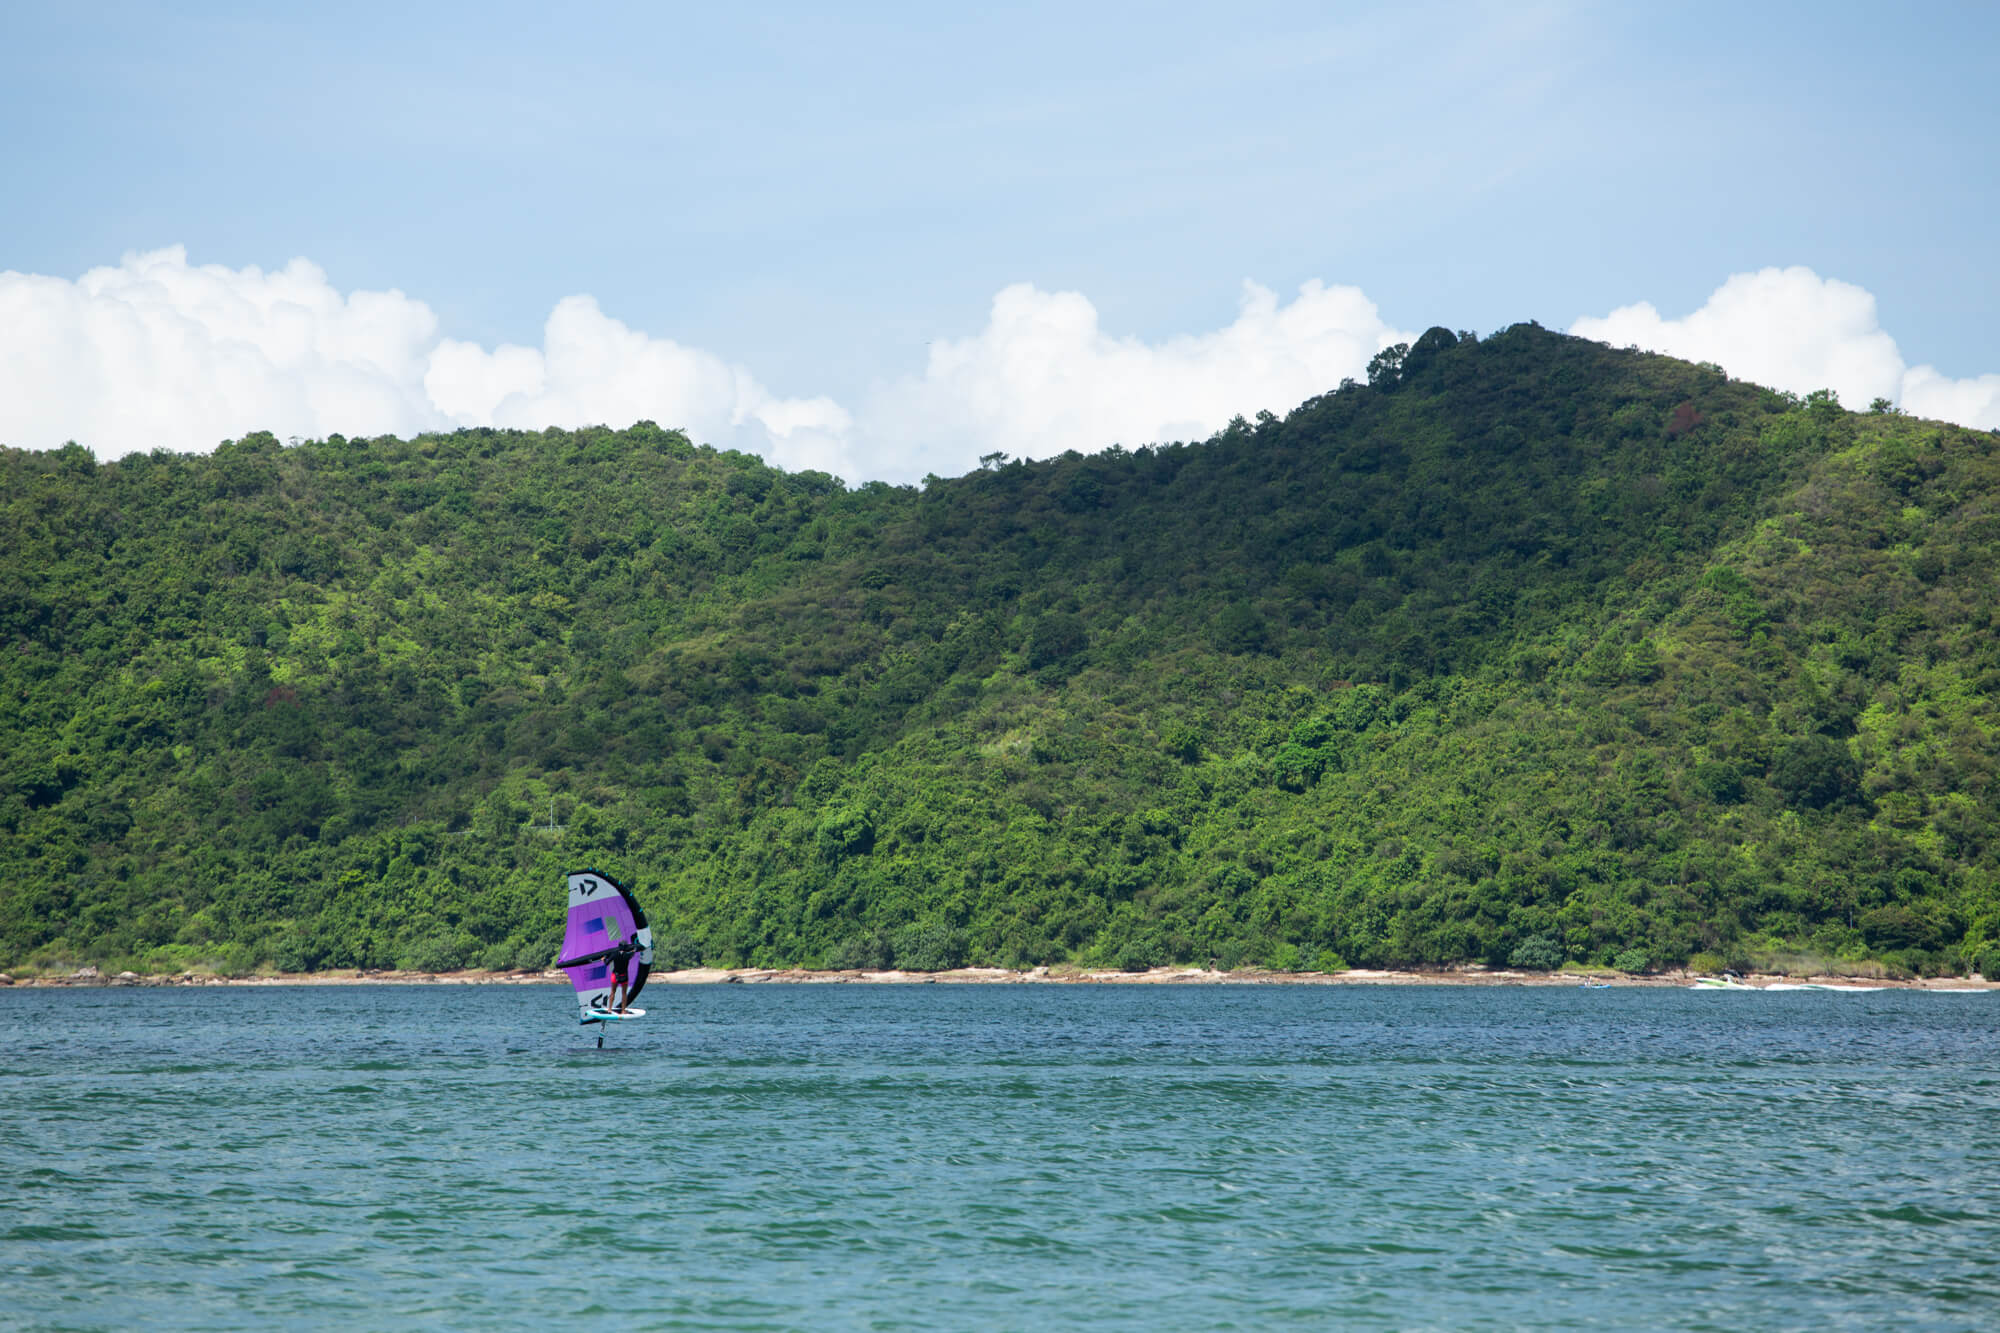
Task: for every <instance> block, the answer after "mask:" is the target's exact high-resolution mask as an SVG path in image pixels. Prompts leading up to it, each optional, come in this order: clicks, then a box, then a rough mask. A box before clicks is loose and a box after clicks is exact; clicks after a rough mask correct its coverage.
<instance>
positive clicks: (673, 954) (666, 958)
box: [653, 930, 702, 972]
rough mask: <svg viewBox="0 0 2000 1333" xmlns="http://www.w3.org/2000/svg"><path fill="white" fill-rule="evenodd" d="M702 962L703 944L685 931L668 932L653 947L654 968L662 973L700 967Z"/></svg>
mask: <svg viewBox="0 0 2000 1333" xmlns="http://www.w3.org/2000/svg"><path fill="white" fill-rule="evenodd" d="M701 961H702V959H701V942H700V941H699V940H697V939H695V937H694V936H692V935H690V934H688V933H687V932H686V931H685V930H672V931H668V932H667V933H666V934H664V935H662V936H660V938H659V941H658V942H657V943H656V944H654V946H653V966H654V967H656V968H658V969H660V970H661V971H662V972H679V971H681V970H683V969H685V968H690V967H700V966H701Z"/></svg>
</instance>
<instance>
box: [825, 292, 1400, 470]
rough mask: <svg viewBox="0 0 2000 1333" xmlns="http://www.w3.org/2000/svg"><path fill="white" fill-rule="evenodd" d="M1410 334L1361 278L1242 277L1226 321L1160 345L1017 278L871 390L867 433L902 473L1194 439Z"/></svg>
mask: <svg viewBox="0 0 2000 1333" xmlns="http://www.w3.org/2000/svg"><path fill="white" fill-rule="evenodd" d="M1409 338H1410V335H1409V334H1407V333H1400V332H1397V331H1396V330H1394V329H1392V328H1391V327H1390V326H1389V325H1387V324H1386V323H1384V322H1383V320H1382V317H1381V314H1380V313H1379V312H1378V311H1377V310H1376V308H1375V303H1374V302H1372V301H1370V300H1369V299H1368V298H1367V297H1366V296H1364V295H1363V294H1362V293H1361V291H1360V290H1359V289H1358V288H1354V287H1327V286H1324V285H1322V284H1321V283H1318V282H1309V283H1307V284H1305V286H1303V287H1302V288H1300V290H1299V294H1298V296H1297V297H1296V298H1294V299H1293V300H1292V302H1291V303H1290V304H1288V305H1281V304H1280V303H1279V301H1278V298H1277V296H1276V295H1275V294H1273V293H1272V292H1270V291H1269V290H1267V289H1266V288H1263V287H1260V286H1258V285H1257V284H1256V283H1252V282H1246V283H1245V284H1244V285H1243V294H1242V298H1241V302H1240V306H1239V310H1238V313H1237V317H1236V319H1235V321H1234V322H1233V323H1231V324H1229V325H1228V326H1226V327H1224V328H1221V329H1218V330H1216V331H1214V332H1212V333H1203V334H1198V335H1191V336H1186V337H1179V338H1171V339H1168V340H1166V341H1164V342H1160V343H1146V342H1143V341H1140V340H1139V339H1136V338H1121V337H1116V336H1113V335H1112V334H1109V333H1106V332H1105V331H1104V330H1103V329H1102V328H1101V327H1099V324H1098V319H1097V310H1096V308H1095V307H1094V306H1092V305H1091V303H1090V302H1089V301H1088V300H1086V299H1085V298H1084V297H1083V296H1082V295H1080V294H1079V293H1076V292H1044V291H1041V290H1039V289H1037V288H1035V287H1033V286H1030V285H1027V284H1016V285H1014V286H1011V287H1008V288H1006V289H1004V290H1003V291H1001V292H1000V294H999V295H997V296H995V297H994V298H993V307H992V311H991V313H990V315H989V316H988V319H987V322H986V327H985V328H984V329H983V330H981V331H980V332H979V333H977V334H975V335H973V336H972V337H969V338H962V339H948V340H941V341H939V342H937V343H935V344H934V345H933V346H932V348H931V354H930V361H929V364H928V365H927V366H926V368H925V370H924V373H923V375H922V376H920V377H909V378H905V379H903V380H900V381H897V382H895V383H893V384H891V385H889V386H887V388H886V389H884V390H883V391H882V392H881V393H879V394H878V395H876V397H875V399H874V400H873V401H872V402H871V404H870V407H869V411H868V413H867V414H866V417H865V432H864V433H865V434H866V435H867V436H868V438H869V439H870V440H871V441H872V442H873V443H874V444H875V445H876V453H875V458H876V461H877V463H878V465H879V466H883V467H885V468H887V469H888V471H889V472H891V473H893V474H895V475H898V476H901V477H908V476H911V475H913V474H915V473H917V472H919V471H934V472H937V473H939V474H941V475H951V474H953V473H957V472H963V471H965V470H967V469H968V468H970V467H971V466H972V465H973V464H974V463H975V462H976V460H977V459H978V458H979V456H980V455H982V454H985V453H990V452H993V451H995V450H998V451H1000V452H1003V453H1007V454H1010V455H1013V456H1017V457H1033V458H1045V457H1048V456H1050V455H1052V454H1058V453H1061V452H1062V451H1064V450H1065V449H1076V450H1079V451H1083V452H1090V451H1092V450H1096V449H1101V448H1103V447H1104V446H1106V445H1108V444H1113V443H1122V444H1126V445H1130V446H1134V447H1136V446H1138V445H1142V444H1150V443H1155V442H1158V441H1163V440H1179V439H1200V438H1205V437H1206V436H1208V435H1210V434H1212V433H1213V432H1214V431H1216V430H1217V429H1219V428H1220V427H1222V426H1223V425H1225V424H1227V423H1228V421H1229V419H1230V418H1231V417H1234V416H1238V415H1241V416H1249V415H1251V414H1253V413H1256V412H1259V411H1273V412H1279V413H1282V412H1284V411H1286V410H1288V409H1290V408H1292V407H1295V406H1297V405H1298V404H1299V403H1300V402H1302V401H1303V400H1305V399H1307V398H1310V397H1312V396H1313V395H1315V394H1320V393H1324V392H1326V391H1327V390H1328V389H1331V388H1333V387H1334V386H1336V385H1337V384H1339V383H1340V381H1341V380H1342V379H1344V378H1348V377H1355V378H1359V377H1360V376H1362V375H1363V374H1364V373H1365V372H1366V370H1367V366H1368V361H1369V359H1370V358H1371V357H1373V356H1374V355H1375V353H1376V352H1378V351H1380V350H1382V348H1384V347H1387V346H1389V345H1390V344H1391V343H1394V342H1397V341H1408V340H1409Z"/></svg>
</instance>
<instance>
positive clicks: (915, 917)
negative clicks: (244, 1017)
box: [0, 325, 2000, 972]
mask: <svg viewBox="0 0 2000 1333" xmlns="http://www.w3.org/2000/svg"><path fill="white" fill-rule="evenodd" d="M1020 450H1021V452H1022V453H1024V454H1032V453H1034V452H1035V442H1034V441H1033V440H1023V441H1021V443H1020ZM0 543H4V551H5V556H6V558H5V562H4V566H0V962H5V963H9V964H13V965H27V966H34V965H38V964H39V965H55V964H57V963H70V962H83V961H91V962H97V963H99V964H100V965H107V966H118V967H135V968H155V969H160V968H171V969H178V968H180V967H183V966H188V965H197V966H213V967H217V968H220V969H224V970H245V969H250V968H254V967H257V966H259V965H265V964H273V965H277V966H280V967H283V968H286V969H291V970H298V969H310V968H322V967H343V966H398V965H400V966H416V967H428V968H443V967H449V966H455V965H466V964H480V963H484V964H486V965H489V966H508V965H514V964H517V963H518V964H524V965H525V964H532V965H540V964H542V963H544V962H546V961H547V959H548V958H549V956H550V954H551V953H552V951H553V948H554V943H555V939H554V931H555V927H556V921H557V917H558V914H559V909H560V906H561V900H560V893H559V888H560V881H559V875H560V872H561V871H562V870H563V869H566V868H570V867H573V866H575V865H580V864H586V863H588V864H594V865H597V866H599V867H601V868H602V869H604V870H607V871H610V872H612V873H614V874H619V875H621V876H623V877H625V878H626V879H627V880H628V882H636V883H638V884H639V885H640V886H641V887H642V889H643V891H644V893H645V897H646V901H647V902H648V904H649V906H650V907H651V908H652V909H653V912H654V915H655V918H656V923H657V924H658V925H659V926H661V927H662V928H663V930H662V932H661V933H662V935H663V938H664V941H665V944H664V948H663V952H664V953H665V954H666V955H667V961H669V962H675V963H691V962H694V961H698V960H700V961H709V962H717V963H755V964H767V965H768V964H784V963H817V964H833V965H842V964H845V965H859V964H882V963H887V962H890V961H892V960H893V961H897V962H900V963H902V964H904V965H908V966H918V967H925V966H937V965H941V964H948V963H952V962H956V961H960V960H970V961H984V962H995V963H1033V962H1047V961H1055V960H1063V959H1074V960H1077V961H1083V962H1095V963H1110V964H1124V965H1128V966H1132V965H1140V964H1146V963H1152V962H1161V961H1169V960H1177V959H1193V960H1200V961H1207V960H1208V959H1210V958H1215V959H1218V960H1220V961H1222V962H1224V963H1226V964H1239V963H1259V962H1261V963H1267V964H1272V965H1279V966H1286V965H1304V966H1331V965H1335V964H1336V963H1338V962H1345V963H1348V964H1353V965H1361V964H1387V963H1444V962H1454V961H1461V960H1474V959H1485V960H1490V961H1495V962H1505V961H1507V960H1509V959H1514V960H1516V961H1518V962H1522V963H1533V964H1539V965H1549V964H1552V963H1554V962H1558V961H1561V960H1562V959H1564V958H1568V959H1571V960H1579V961H1587V962H1599V963H1602V962H1613V961H1618V962H1621V963H1622V964H1623V965H1626V966H1634V965H1637V964H1638V963H1639V961H1640V959H1641V957H1642V956H1643V958H1644V959H1647V960H1650V961H1652V962H1653V963H1656V964H1658V963H1672V962H1682V961H1687V960H1690V959H1699V960H1701V961H1703V962H1705V963H1708V964H1710V965H1714V964H1717V963H1720V962H1724V961H1737V962H1748V961H1752V960H1758V959H1768V958H1769V957H1771V956H1773V955H1783V954H1786V953H1794V954H1811V955H1817V956H1820V957H1823V958H1827V959H1836V958H1839V959H1861V958H1874V959H1879V960H1882V961H1884V962H1885V963H1887V964H1888V965H1890V966H1893V967H1900V968H1905V969H1908V970H1911V971H1917V972H1937V971H1948V970H1959V969H1968V968H1972V967H1982V966H1983V967H1984V968H1985V969H1986V970H1988V971H1989V972H2000V808H1996V802H1995V796H1996V789H1995V766H1996V760H1997V759H2000V745H1996V727H2000V635H1996V631H1995V627H1994V624H1993V618H1992V616H1993V609H1992V608H1993V602H1994V589H1995V586H1996V583H1995V577H1996V572H2000V571H1996V567H1995V566H1996V554H2000V439H1996V438H1995V436H1994V435H1993V434H1989V433H1985V432H1976V431H1968V430H1963V429H1959V428H1956V427H1951V426H1944V425H1940V424H1938V423H1935V422H1926V421H1918V420H1913V419H1909V418H1905V417H1902V416H1898V415H1895V414H1891V413H1875V414H1869V415H1856V414H1851V413H1848V412H1844V411H1842V410H1841V409H1840V408H1839V407H1838V405H1837V404H1836V403H1834V402H1832V401H1831V398H1830V396H1826V395H1815V396H1814V397H1813V398H1812V399H1809V400H1807V401H1805V402H1799V401H1797V400H1795V399H1792V398H1790V397H1788V396H1785V395H1780V394H1776V393H1773V392H1771V391H1768V390H1765V389H1761V388H1758V387H1756V386H1753V385H1748V384H1743V383H1740V382H1730V381H1729V380H1727V379H1726V378H1725V377H1724V376H1723V375H1722V374H1721V373H1720V372H1718V371H1716V370H1715V369H1714V368H1712V367H1699V366H1692V365H1688V364H1686V363H1683V362H1678V361H1673V360H1670V359H1667V358H1663V357H1656V356H1647V355H1641V354H1638V353H1635V352H1621V351H1614V350H1611V349H1607V348H1605V347H1602V346H1599V345H1597V344H1593V343H1588V342H1583V341H1580V340H1577V339H1572V338H1566V337H1562V336H1560V335H1556V334H1553V333H1549V332H1546V331H1544V330H1542V329H1539V328H1537V327H1535V326H1532V325H1528V326H1517V327H1515V328H1513V329H1510V330H1508V331H1506V332H1504V333H1501V334H1497V335H1494V336H1493V337H1491V338H1488V339H1485V340H1484V341H1478V340H1474V339H1472V338H1470V337H1469V336H1459V337H1454V336H1453V335H1451V334H1449V333H1447V332H1445V331H1443V330H1433V331H1432V332H1431V333H1430V334H1427V335H1425V337H1424V338H1423V339H1421V340H1419V342H1418V343H1417V344H1416V345H1415V346H1414V347H1412V348H1411V349H1409V350H1408V352H1407V353H1406V354H1403V355H1401V356H1400V358H1399V357H1398V356H1397V355H1395V354H1391V355H1389V356H1386V357H1384V358H1382V359H1381V360H1380V361H1379V362H1378V365H1377V367H1376V368H1375V371H1374V373H1373V383H1372V384H1370V385H1366V386H1363V385H1348V386H1344V387H1343V388H1341V389H1340V390H1339V391H1337V392H1333V393H1330V394H1328V395H1326V396H1324V397H1321V398H1318V399H1315V400H1313V401H1311V402H1308V403H1306V404H1304V405H1303V406H1301V407H1300V408H1299V409H1298V410H1297V411H1295V412H1293V413H1292V414H1291V415H1290V416H1288V417H1287V418H1285V419H1284V420H1282V421H1281V420H1278V419H1276V418H1272V417H1269V416H1265V417H1263V418H1261V419H1260V420H1259V421H1257V422H1255V423H1247V422H1238V423H1236V424H1235V425H1233V426H1231V427H1230V428H1229V429H1228V430H1226V431H1224V432H1222V433H1221V434H1220V435H1218V436H1216V437H1215V438H1214V439H1211V440H1209V441H1206V442H1203V443H1199V444H1177V445H1170V446H1164V447H1158V448H1149V449H1138V450H1133V451H1126V450H1124V449H1120V448H1115V447H1114V448H1110V449H1108V450H1106V451H1105V452H1104V453H1101V454H1097V455H1093V456H1090V457H1083V456H1079V455H1075V454H1069V455H1064V456H1063V457H1060V458H1055V459H1048V460H1043V461H1037V462H1032V463H1030V462H1018V461H1015V462H1010V461H1006V460H1004V459H999V458H995V459H993V460H991V465H990V466H988V467H987V468H985V469H983V470H981V471H979V472H976V473H973V474H972V475H969V476H966V477H961V478H956V479H950V480H940V479H935V478H932V479H928V480H927V481H926V483H925V485H924V486H922V487H921V488H907V487H903V488H899V487H890V486H886V485H882V484H879V483H877V484H871V485H868V486H864V487H860V488H858V489H848V488H846V487H844V486H842V485H841V484H840V483H839V482H838V481H836V480H835V479H833V478H831V477H827V476H824V475H820V474H814V473H804V474H799V475H787V474H785V473H782V472H779V471H775V470H773V469H770V468H767V467H765V466H764V465H763V464H762V463H761V462H759V461H758V460H756V459H754V458H750V457H746V456H743V455H740V454H734V453H717V452H714V451H712V450H709V449H706V448H701V447H696V446H694V445H692V444H691V443H690V442H689V441H688V440H687V439H686V438H685V437H683V436H682V435H681V434H679V433H677V432H675V431H671V430H662V429H659V428H656V427H654V426H652V425H650V424H646V423H641V424H640V425H638V426H636V427H634V428H633V429H631V430H627V431H610V430H601V429H599V430H584V431H558V430H550V431H547V432H543V433H540V434H532V433H520V432H501V431H485V430H471V431H460V432H457V433H454V434H450V435H440V436H427V437H423V438H420V439H416V440H411V441H403V440H397V439H389V438H383V439H370V440H348V439H343V438H341V437H339V436H334V437H330V438H329V439H327V440H324V441H312V442H305V443H298V444H294V445H292V446H290V447H286V446H284V445H281V444H280V443H279V442H278V441H276V440H274V439H272V438H270V437H269V436H253V437H249V438H246V439H244V440H241V441H237V442H234V443H230V444H226V445H224V446H223V447H222V448H221V449H219V450H218V451H217V452H216V454H215V455H214V456H213V457H208V458H190V457H182V456H178V455H171V454H166V453H156V454H153V455H150V456H147V455H135V456H132V457H130V458H127V459H125V460H123V461H122V462H119V463H116V464H107V465H96V464H94V463H93V462H92V460H91V457H90V455H89V454H88V452H87V451H85V450H83V449H81V448H78V447H76V446H71V447H69V448H66V449H64V450H61V451H59V452H55V453H25V452H20V451H12V450H9V451H4V452H0Z"/></svg>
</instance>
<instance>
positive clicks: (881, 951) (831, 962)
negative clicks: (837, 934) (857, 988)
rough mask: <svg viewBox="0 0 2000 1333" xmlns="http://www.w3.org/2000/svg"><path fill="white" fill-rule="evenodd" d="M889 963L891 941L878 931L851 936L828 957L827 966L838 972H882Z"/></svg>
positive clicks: (839, 944)
mask: <svg viewBox="0 0 2000 1333" xmlns="http://www.w3.org/2000/svg"><path fill="white" fill-rule="evenodd" d="M889 963H890V953H889V941H888V940H887V939H885V938H883V936H882V935H881V934H880V933H879V932H876V931H870V932H867V933H865V934H861V935H849V936H848V937H847V938H846V939H844V940H842V941H841V942H840V943H838V944H836V945H834V946H833V950H832V952H830V953H828V954H827V956H826V965H827V966H828V967H830V968H832V969H833V970H835V971H837V972H882V971H886V970H887V969H888V967H889Z"/></svg>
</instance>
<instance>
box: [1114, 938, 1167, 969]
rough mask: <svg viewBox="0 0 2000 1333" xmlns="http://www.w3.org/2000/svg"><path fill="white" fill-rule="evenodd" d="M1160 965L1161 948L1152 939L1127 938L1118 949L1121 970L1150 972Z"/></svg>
mask: <svg viewBox="0 0 2000 1333" xmlns="http://www.w3.org/2000/svg"><path fill="white" fill-rule="evenodd" d="M1159 965H1160V948H1159V946H1158V945H1157V944H1155V943H1154V942H1153V941H1151V940H1127V941H1125V947H1124V948H1122V949H1120V950H1119V951H1118V970H1119V971H1120V972H1150V971H1152V970H1153V969H1154V968H1156V967H1158V966H1159Z"/></svg>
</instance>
